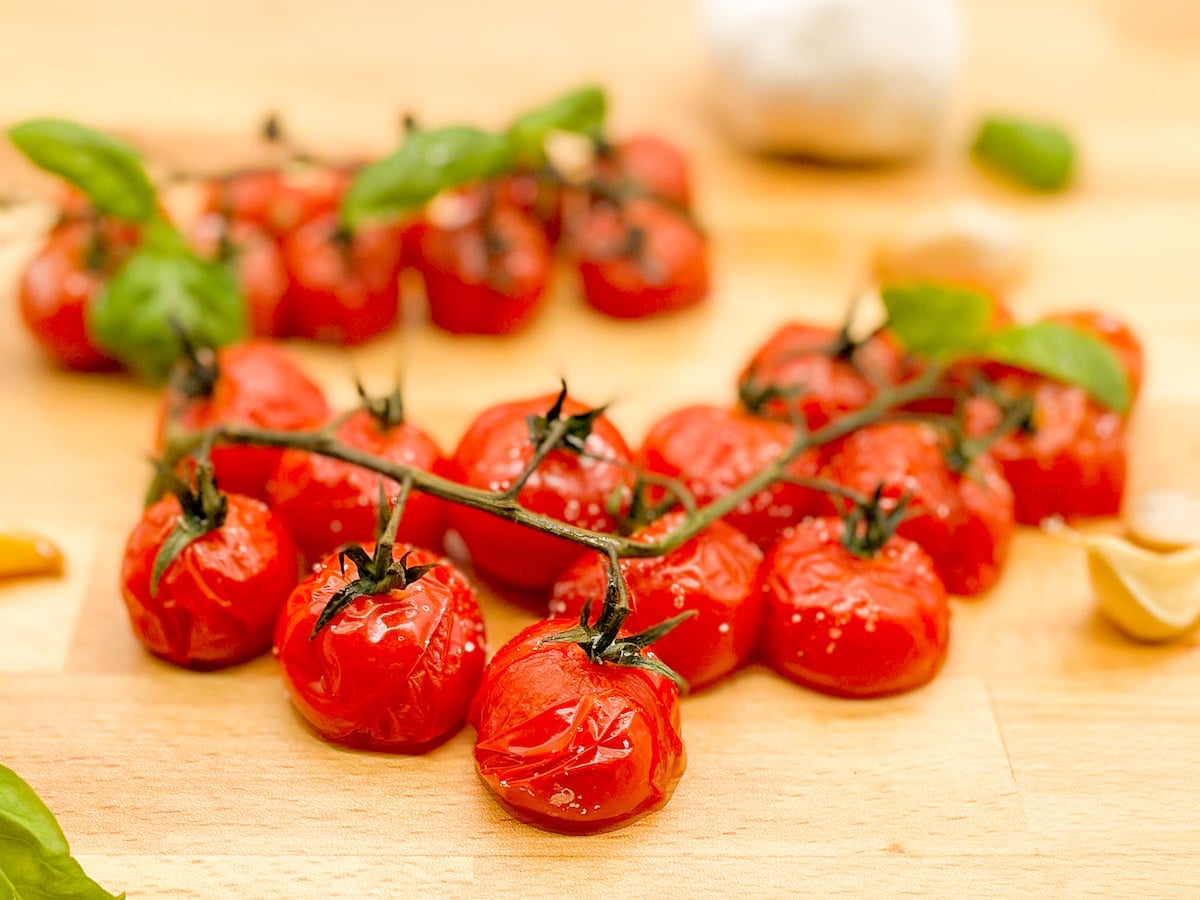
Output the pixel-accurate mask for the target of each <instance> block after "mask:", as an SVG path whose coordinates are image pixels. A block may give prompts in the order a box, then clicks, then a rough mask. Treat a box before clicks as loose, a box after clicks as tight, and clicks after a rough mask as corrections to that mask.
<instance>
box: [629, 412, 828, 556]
mask: <svg viewBox="0 0 1200 900" xmlns="http://www.w3.org/2000/svg"><path fill="white" fill-rule="evenodd" d="M791 442H792V429H791V427H790V426H788V425H785V424H784V423H783V422H777V421H774V420H771V419H760V418H758V417H756V416H752V415H750V414H749V413H746V412H744V411H741V410H737V409H727V408H725V407H720V406H708V405H696V406H687V407H684V408H682V409H678V410H676V411H674V412H671V413H668V414H667V415H666V416H664V417H663V418H661V419H659V420H658V421H657V422H656V423H654V424H653V425H651V426H650V430H649V431H648V432H647V433H646V438H645V440H644V441H643V443H642V447H641V449H640V450H639V451H638V462H639V464H640V465H641V466H642V467H643V468H645V469H647V470H649V471H651V472H657V473H659V474H660V475H669V476H671V477H673V478H678V479H679V480H680V481H682V482H683V484H684V485H685V486H686V487H687V488H688V489H689V490H690V491H691V492H692V494H693V496H695V498H696V502H697V503H700V504H705V503H710V502H712V501H713V500H715V499H717V498H718V497H722V496H724V495H725V494H728V493H729V492H730V491H731V490H733V489H734V488H735V487H737V486H738V485H740V484H741V483H742V482H743V481H745V480H746V479H747V478H750V477H752V476H754V475H755V474H757V473H758V472H759V471H760V470H761V469H762V468H763V467H764V466H766V465H768V464H770V463H771V462H773V461H774V460H775V459H777V458H778V457H779V456H780V455H781V454H782V453H783V452H784V451H785V450H787V448H788V446H789V445H790V444H791ZM820 464H821V459H820V453H819V451H818V450H816V449H812V450H806V451H804V452H803V453H801V454H800V455H799V456H797V457H796V459H795V460H793V461H792V463H791V465H789V466H788V474H789V475H792V476H795V477H799V478H813V477H815V476H816V474H817V471H818V469H819V468H820ZM821 500H822V495H821V494H819V493H818V492H817V491H815V490H813V489H812V488H808V487H804V486H801V485H797V484H791V483H788V482H786V481H776V482H775V483H774V484H773V485H771V486H770V487H767V488H764V489H763V490H761V491H759V492H758V493H757V494H755V495H753V496H752V497H751V498H750V499H749V500H746V501H745V502H743V503H741V504H740V505H739V506H737V507H736V508H735V509H734V510H733V511H732V512H730V513H729V514H728V515H726V516H725V521H726V522H728V523H729V524H730V525H733V526H734V527H735V528H737V529H738V530H739V531H741V532H742V533H743V534H745V535H746V536H747V537H749V538H750V539H751V540H752V541H754V542H755V543H756V544H758V545H759V546H760V547H763V548H766V547H769V546H770V545H771V543H772V542H774V540H775V539H776V538H777V537H778V536H779V534H780V533H781V532H782V531H783V530H784V529H785V528H787V527H788V526H789V525H792V524H794V523H796V522H799V521H800V520H801V519H803V518H804V517H805V516H806V515H808V514H809V513H811V512H812V511H813V510H815V509H816V508H817V507H818V505H819V504H820V503H821Z"/></svg>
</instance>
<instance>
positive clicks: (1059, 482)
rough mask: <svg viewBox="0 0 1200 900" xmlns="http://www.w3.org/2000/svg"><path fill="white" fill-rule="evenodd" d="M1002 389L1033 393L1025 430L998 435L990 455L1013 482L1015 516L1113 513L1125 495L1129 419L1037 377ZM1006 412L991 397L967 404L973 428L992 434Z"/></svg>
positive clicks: (1033, 520)
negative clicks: (1126, 426) (1127, 423)
mask: <svg viewBox="0 0 1200 900" xmlns="http://www.w3.org/2000/svg"><path fill="white" fill-rule="evenodd" d="M998 388H999V390H1000V391H1001V393H1003V394H1008V395H1010V396H1013V397H1017V396H1022V395H1024V396H1028V397H1030V398H1032V401H1033V412H1032V414H1031V415H1030V417H1029V420H1028V422H1027V423H1026V427H1023V428H1019V429H1017V430H1016V431H1013V432H1011V433H1009V434H1007V435H1006V436H1004V437H1002V438H1000V439H999V440H998V441H996V443H995V444H994V445H993V446H992V449H991V455H992V456H994V457H995V459H996V461H997V462H998V463H999V464H1000V468H1001V470H1002V471H1003V473H1004V477H1005V479H1007V481H1008V483H1009V484H1011V485H1012V490H1013V495H1014V498H1015V515H1016V520H1017V521H1018V522H1020V523H1022V524H1025V525H1036V524H1038V523H1039V522H1041V521H1042V520H1043V519H1046V518H1050V517H1051V516H1062V517H1063V518H1065V519H1082V518H1092V517H1097V516H1114V515H1117V513H1119V512H1120V510H1121V500H1122V498H1123V496H1124V493H1125V477H1126V470H1127V458H1126V449H1125V420H1124V419H1123V418H1122V416H1121V415H1120V414H1119V413H1116V412H1113V411H1112V410H1109V409H1106V408H1104V407H1101V406H1100V405H1099V404H1097V403H1096V402H1095V401H1093V400H1092V399H1091V398H1090V397H1088V395H1087V393H1086V392H1085V391H1084V390H1083V388H1079V387H1073V386H1070V385H1066V384H1061V383H1059V382H1057V381H1052V380H1050V379H1047V378H1039V377H1037V376H1035V375H1025V374H1020V375H1010V376H1007V377H1005V378H1002V379H1001V380H1000V381H999V383H998ZM1000 416H1001V413H1000V411H999V409H998V408H997V407H996V405H995V404H994V403H992V402H991V401H990V400H988V399H985V398H973V399H972V400H971V401H970V402H969V403H968V405H967V429H968V432H969V433H971V434H983V433H986V432H988V431H990V430H992V429H993V428H995V426H996V425H997V424H998V423H999V421H1000Z"/></svg>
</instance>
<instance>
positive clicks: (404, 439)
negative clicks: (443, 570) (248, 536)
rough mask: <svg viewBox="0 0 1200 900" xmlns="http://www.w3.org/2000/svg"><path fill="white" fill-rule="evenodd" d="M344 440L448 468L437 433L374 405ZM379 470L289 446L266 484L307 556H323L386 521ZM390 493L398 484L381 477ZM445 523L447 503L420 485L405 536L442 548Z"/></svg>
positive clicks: (409, 461) (355, 419) (344, 427)
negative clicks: (381, 413) (384, 414)
mask: <svg viewBox="0 0 1200 900" xmlns="http://www.w3.org/2000/svg"><path fill="white" fill-rule="evenodd" d="M337 439H338V440H339V441H340V442H341V443H343V444H345V445H347V446H349V447H355V448H357V449H359V450H365V451H366V452H368V453H371V454H373V455H374V456H377V457H379V458H380V459H385V460H388V461H390V462H395V463H402V464H404V465H408V466H414V467H416V468H418V469H424V470H425V471H427V472H435V471H436V472H438V473H441V472H442V471H443V470H444V468H445V465H446V461H445V459H444V458H443V456H442V452H441V450H439V449H438V446H437V444H436V443H434V440H433V438H431V437H430V436H429V435H428V434H426V433H425V432H424V431H422V430H421V429H420V428H418V427H417V426H416V425H413V424H412V423H410V422H405V421H399V422H394V423H389V422H388V421H386V420H383V421H381V418H380V417H377V416H375V415H373V414H372V413H371V412H368V411H367V410H362V411H360V412H357V413H355V414H354V415H352V416H351V417H350V418H348V419H346V421H345V422H343V423H342V424H341V425H340V426H338V429H337ZM380 481H381V478H380V476H379V475H376V474H375V473H374V472H371V471H369V470H368V469H364V468H362V467H361V466H355V465H351V464H350V463H347V462H342V461H341V460H338V459H332V458H330V457H328V456H322V455H320V454H318V453H307V452H305V451H303V450H285V451H284V453H283V456H282V457H281V458H280V460H279V465H278V466H277V467H276V469H275V472H274V473H273V474H272V476H271V479H270V481H269V482H268V484H267V494H268V496H269V497H270V502H271V507H272V508H273V509H274V510H275V511H276V512H277V513H278V514H279V515H280V517H281V518H282V519H283V520H284V521H285V522H286V523H287V525H288V528H289V529H290V530H291V532H292V535H293V536H294V537H295V538H296V543H297V544H299V546H300V550H301V552H302V553H303V554H304V558H305V559H307V560H309V561H310V562H317V561H319V560H321V559H323V558H324V557H325V556H328V555H329V554H331V553H333V552H334V551H335V550H336V549H337V548H338V547H340V546H342V545H343V544H346V543H350V542H358V543H362V542H364V541H369V540H371V539H372V538H373V537H374V536H375V528H376V524H377V522H378V520H379V491H380ZM382 481H383V485H384V491H385V492H386V493H387V496H389V497H391V496H395V494H396V492H397V491H398V490H399V485H398V484H397V483H396V482H394V481H392V480H390V479H382ZM445 528H446V521H445V506H444V504H443V503H442V501H440V500H438V499H437V498H436V497H431V496H429V495H428V494H422V493H420V492H418V491H413V492H412V493H411V494H410V495H409V498H408V502H407V503H406V504H405V507H404V516H403V518H401V520H400V530H399V532H398V537H399V539H400V540H401V541H404V542H405V543H409V544H416V545H417V546H421V547H428V548H431V549H434V550H438V549H440V548H441V545H442V534H443V532H444V531H445Z"/></svg>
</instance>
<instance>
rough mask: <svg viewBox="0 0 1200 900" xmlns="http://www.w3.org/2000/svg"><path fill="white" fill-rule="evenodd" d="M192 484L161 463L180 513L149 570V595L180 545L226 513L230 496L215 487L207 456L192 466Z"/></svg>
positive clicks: (213, 526) (217, 525)
mask: <svg viewBox="0 0 1200 900" xmlns="http://www.w3.org/2000/svg"><path fill="white" fill-rule="evenodd" d="M195 471H196V476H195V482H196V486H195V488H192V487H191V486H190V485H188V484H187V483H186V482H185V481H183V480H182V479H181V478H180V477H179V476H178V475H176V474H175V473H174V472H172V471H170V470H168V469H166V468H165V467H162V466H160V471H159V476H160V478H162V479H164V480H165V481H166V483H167V485H168V486H169V487H170V489H171V492H172V493H173V494H174V495H175V498H176V499H177V500H178V501H179V508H180V511H181V512H180V516H179V521H178V522H177V523H176V525H175V527H174V529H172V531H171V533H170V534H169V535H168V536H167V539H166V540H165V541H163V545H162V547H160V548H159V551H158V554H157V555H156V556H155V557H154V566H153V568H152V569H151V572H150V596H152V597H153V596H155V595H157V594H158V585H159V582H160V581H161V580H162V577H163V573H165V572H166V571H167V568H168V567H169V566H170V565H171V563H172V562H173V561H174V560H175V557H177V556H178V555H179V554H180V553H181V552H182V551H183V548H184V547H186V546H187V545H188V544H190V543H191V542H192V541H194V540H195V539H196V538H198V537H200V536H201V535H204V534H208V532H210V531H214V530H216V529H218V528H220V527H221V526H222V525H224V524H225V517H226V515H228V513H229V500H228V498H227V497H226V496H225V495H224V494H222V493H221V492H220V491H219V490H218V489H217V480H216V477H215V476H214V475H213V468H212V463H210V462H209V461H208V460H207V459H204V460H203V461H201V462H199V463H197V465H196V467H195Z"/></svg>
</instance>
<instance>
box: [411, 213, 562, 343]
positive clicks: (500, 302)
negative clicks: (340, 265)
mask: <svg viewBox="0 0 1200 900" xmlns="http://www.w3.org/2000/svg"><path fill="white" fill-rule="evenodd" d="M415 257H416V268H417V270H418V271H419V272H420V273H421V276H422V278H423V279H424V281H425V296H426V298H427V300H428V302H429V315H430V318H431V319H432V321H433V324H434V325H436V326H438V327H439V328H441V329H443V330H445V331H449V332H450V333H451V334H511V333H512V332H514V331H518V330H520V329H521V328H523V327H525V326H526V325H527V324H528V323H529V322H530V321H531V320H532V319H533V317H534V315H535V314H536V313H537V311H538V310H539V309H540V307H541V301H542V298H543V297H544V296H545V293H546V285H547V284H548V283H549V280H550V265H551V251H550V245H549V244H548V243H547V242H546V237H545V235H544V234H543V233H542V230H541V228H539V227H538V225H537V223H535V222H534V221H533V220H532V219H531V218H529V217H528V216H527V215H525V214H524V213H522V212H520V211H519V210H516V209H513V208H510V207H508V206H503V205H501V206H497V207H495V208H494V209H492V210H491V212H490V213H488V214H487V215H486V216H485V217H483V218H482V219H476V220H474V221H472V222H468V223H467V224H465V225H463V226H460V227H456V228H442V227H439V226H437V225H435V224H433V223H427V224H426V225H425V227H423V228H421V229H420V230H419V231H418V232H417V235H416V252H415Z"/></svg>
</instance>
